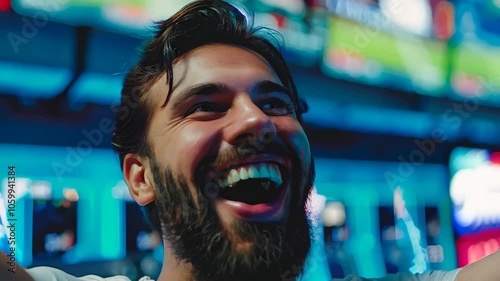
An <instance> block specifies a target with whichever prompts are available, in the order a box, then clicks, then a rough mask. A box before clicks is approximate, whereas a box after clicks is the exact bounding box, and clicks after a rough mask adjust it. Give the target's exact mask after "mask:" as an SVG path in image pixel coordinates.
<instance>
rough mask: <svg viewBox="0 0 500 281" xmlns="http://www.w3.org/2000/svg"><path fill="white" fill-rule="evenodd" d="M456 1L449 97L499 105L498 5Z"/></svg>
mask: <svg viewBox="0 0 500 281" xmlns="http://www.w3.org/2000/svg"><path fill="white" fill-rule="evenodd" d="M456 2H457V3H456V33H455V35H454V37H453V38H452V44H450V46H451V50H452V52H451V54H452V57H451V59H452V62H451V73H450V80H451V88H452V90H453V93H452V97H455V98H457V97H458V98H474V99H476V100H477V101H479V102H480V103H482V104H488V105H493V106H500V79H499V78H498V77H500V70H499V69H498V64H499V63H500V29H499V28H498V26H499V24H500V5H498V4H497V2H496V1H492V0H487V1H463V0H460V1H456Z"/></svg>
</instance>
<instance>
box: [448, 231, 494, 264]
mask: <svg viewBox="0 0 500 281" xmlns="http://www.w3.org/2000/svg"><path fill="white" fill-rule="evenodd" d="M499 249H500V229H493V230H485V231H481V232H479V233H476V234H466V235H464V236H462V237H460V238H459V239H458V241H457V255H458V266H459V267H463V266H466V265H468V264H470V263H473V262H475V261H478V260H480V259H482V258H484V257H486V256H488V255H491V254H493V253H494V252H496V251H497V250H499Z"/></svg>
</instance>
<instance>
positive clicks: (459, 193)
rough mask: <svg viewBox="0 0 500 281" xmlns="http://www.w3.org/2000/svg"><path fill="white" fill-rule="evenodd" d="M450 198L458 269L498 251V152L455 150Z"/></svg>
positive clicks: (471, 149)
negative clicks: (455, 236)
mask: <svg viewBox="0 0 500 281" xmlns="http://www.w3.org/2000/svg"><path fill="white" fill-rule="evenodd" d="M450 173H451V183H450V195H451V198H452V203H453V220H454V230H455V233H456V235H457V252H458V253H457V255H458V262H459V266H464V265H467V264H469V263H471V262H474V261H476V260H478V259H480V258H482V257H484V256H486V255H488V254H491V253H493V252H494V251H496V250H498V249H500V241H499V240H498V237H500V235H499V233H500V205H499V204H498V202H500V152H491V151H488V150H486V149H475V148H464V147H458V148H455V149H454V150H453V151H452V153H451V156H450Z"/></svg>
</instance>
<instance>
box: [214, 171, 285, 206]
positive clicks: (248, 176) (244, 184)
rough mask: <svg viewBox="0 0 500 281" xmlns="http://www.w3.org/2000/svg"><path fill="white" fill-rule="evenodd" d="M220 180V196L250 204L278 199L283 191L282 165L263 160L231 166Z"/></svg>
mask: <svg viewBox="0 0 500 281" xmlns="http://www.w3.org/2000/svg"><path fill="white" fill-rule="evenodd" d="M223 174H224V176H222V177H220V178H219V180H218V185H219V187H220V193H219V197H221V198H223V199H226V200H230V201H237V202H243V203H246V204H250V205H256V204H266V203H271V202H274V201H276V200H277V199H278V198H279V197H280V195H281V194H282V192H283V179H282V177H281V175H282V171H281V170H280V166H279V165H278V164H276V163H274V162H262V163H252V164H245V165H241V166H237V167H231V168H230V169H228V170H226V171H225V172H223Z"/></svg>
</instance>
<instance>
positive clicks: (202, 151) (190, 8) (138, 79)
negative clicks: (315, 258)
mask: <svg viewBox="0 0 500 281" xmlns="http://www.w3.org/2000/svg"><path fill="white" fill-rule="evenodd" d="M272 36H273V32H272V31H270V30H268V29H263V28H253V27H252V26H251V25H250V24H249V23H248V22H247V19H246V17H245V16H244V15H243V14H242V13H241V12H240V11H239V10H238V9H237V8H235V7H233V6H232V5H230V4H228V3H225V2H223V1H212V0H210V1H197V2H193V3H191V4H189V5H187V6H186V7H184V8H183V9H182V10H180V11H179V12H177V13H176V14H175V15H173V16H172V17H171V18H169V19H167V20H165V21H162V22H159V23H158V31H157V33H156V36H155V37H154V38H153V39H151V40H150V41H149V42H148V43H147V44H146V45H145V47H144V50H143V54H142V58H141V60H140V61H139V62H138V63H137V65H135V66H134V67H133V68H132V69H131V70H130V72H129V73H128V74H127V76H126V79H125V81H124V85H123V90H122V100H121V104H120V106H119V107H118V108H117V111H116V121H115V133H114V135H113V146H114V148H115V150H116V151H117V153H118V155H119V158H120V164H121V167H122V169H123V175H124V178H125V181H126V182H127V184H128V187H129V190H130V193H131V195H132V197H133V198H134V200H135V201H136V202H137V203H138V204H139V205H142V206H145V209H146V210H147V214H148V217H149V220H150V221H151V223H152V225H153V226H154V228H156V229H157V230H158V231H160V232H161V234H162V237H163V245H164V264H163V268H162V271H161V274H160V276H159V277H158V278H157V281H188V280H189V281H226V280H227V281H277V280H296V279H297V278H298V277H299V276H300V275H301V273H302V272H303V269H304V264H305V261H306V258H307V256H308V253H309V250H310V248H311V229H310V223H309V220H308V217H309V216H308V213H307V211H306V210H307V209H308V208H307V207H306V203H307V200H308V196H309V194H310V192H311V187H312V186H313V181H314V162H313V159H312V157H311V152H310V147H309V142H308V139H307V137H306V134H305V133H304V130H303V127H302V114H303V113H305V112H306V111H307V106H306V104H305V102H303V101H302V100H301V99H300V98H299V95H298V93H297V90H296V88H295V85H294V82H293V79H292V77H291V74H290V71H289V69H288V67H287V65H286V63H285V61H284V59H283V57H282V55H281V54H280V51H279V50H278V49H277V48H276V47H275V46H274V44H273V43H272V40H273V39H272V38H273V37H272ZM118 47H119V46H118ZM499 259H500V255H496V256H493V258H490V260H489V262H490V263H491V264H493V263H494V262H498V261H499ZM491 264H489V263H484V262H483V264H482V267H481V264H479V269H478V268H474V267H472V268H471V269H467V270H466V269H464V270H462V271H452V272H437V271H436V272H431V273H428V274H424V275H415V276H413V275H404V274H401V275H395V276H389V277H387V278H386V279H384V280H419V281H430V280H433V281H452V280H459V281H468V280H472V279H467V278H469V277H470V276H474V280H497V279H490V278H492V277H494V276H497V277H498V275H500V273H499V272H498V270H495V269H494V268H493V266H491ZM471 271H472V273H471ZM28 273H29V274H30V275H31V276H32V277H33V278H34V280H37V281H38V280H40V281H42V280H43V281H44V280H58V281H59V280H61V281H62V280H64V281H76V280H105V279H103V278H100V277H97V276H87V277H81V278H76V277H73V276H70V275H68V274H66V273H64V272H62V271H59V270H56V269H52V268H33V269H30V270H28ZM479 273H481V274H483V275H482V277H483V278H486V279H481V276H479V275H480V274H479ZM2 274H5V273H2ZM471 274H472V275H471ZM488 274H489V275H488ZM494 274H497V275H494ZM0 276H1V275H0ZM17 276H18V277H15V278H26V277H19V276H20V275H17ZM11 277H12V275H11ZM12 278H14V277H12ZM455 278H456V279H455ZM2 280H3V279H2ZM19 280H28V279H19ZM108 280H128V279H126V278H125V277H114V278H113V279H108ZM144 280H150V279H149V278H148V277H143V278H141V281H144ZM346 280H360V279H358V277H355V276H350V277H348V278H347V279H346Z"/></svg>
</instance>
